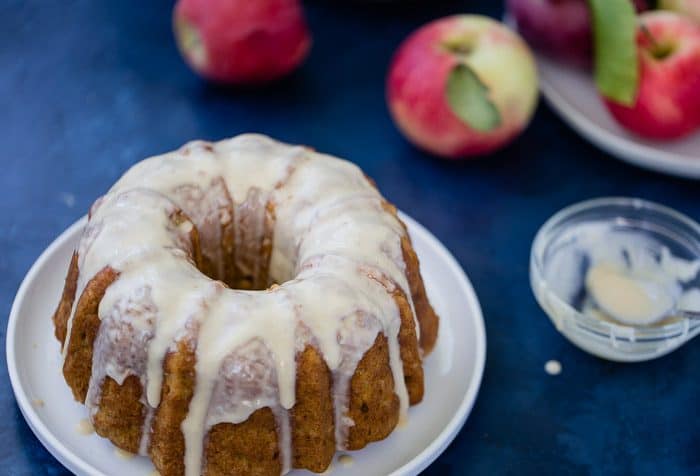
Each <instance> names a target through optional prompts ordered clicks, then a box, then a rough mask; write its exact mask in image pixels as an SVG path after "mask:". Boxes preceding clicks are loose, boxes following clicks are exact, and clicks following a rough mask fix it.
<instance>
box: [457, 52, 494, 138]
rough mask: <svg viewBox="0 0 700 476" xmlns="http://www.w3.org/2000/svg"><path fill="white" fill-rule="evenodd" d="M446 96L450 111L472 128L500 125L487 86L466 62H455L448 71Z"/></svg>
mask: <svg viewBox="0 0 700 476" xmlns="http://www.w3.org/2000/svg"><path fill="white" fill-rule="evenodd" d="M446 98H447V104H449V106H450V109H452V112H454V113H455V115H456V116H457V117H459V118H460V120H462V121H463V122H465V123H466V124H468V125H469V126H470V127H472V128H473V129H476V130H478V131H484V132H488V131H490V130H492V129H495V128H496V127H498V126H499V125H501V114H500V113H499V112H498V109H497V108H496V106H495V105H494V103H493V102H492V101H491V99H490V98H489V88H488V87H487V86H486V85H485V84H484V83H482V82H481V80H480V79H479V77H478V76H477V75H476V74H475V73H474V72H473V71H472V69H471V68H470V67H469V66H467V65H466V64H461V63H460V64H457V65H455V67H454V68H452V71H450V74H449V76H448V77H447V89H446Z"/></svg>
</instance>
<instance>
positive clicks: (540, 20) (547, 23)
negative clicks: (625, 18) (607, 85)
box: [507, 0, 647, 67]
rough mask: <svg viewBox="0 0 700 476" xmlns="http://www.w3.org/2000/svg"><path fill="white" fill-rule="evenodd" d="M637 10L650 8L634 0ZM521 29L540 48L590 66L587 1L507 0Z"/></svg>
mask: <svg viewBox="0 0 700 476" xmlns="http://www.w3.org/2000/svg"><path fill="white" fill-rule="evenodd" d="M634 4H635V7H636V8H637V11H643V10H646V8H647V2H646V1H645V0H635V1H634ZM507 8H508V11H509V13H510V14H511V15H512V17H513V20H514V21H515V23H516V25H517V26H518V31H519V32H520V33H521V34H522V35H523V38H525V39H526V40H527V41H528V43H530V44H531V45H532V46H533V47H534V48H536V49H537V50H538V51H542V52H543V53H545V54H547V55H549V56H552V57H554V58H556V59H560V60H564V61H567V62H569V63H571V64H574V65H577V66H582V67H588V66H590V65H591V60H592V56H593V40H592V37H591V14H590V9H589V5H588V1H587V0H507Z"/></svg>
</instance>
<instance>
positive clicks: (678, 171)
mask: <svg viewBox="0 0 700 476" xmlns="http://www.w3.org/2000/svg"><path fill="white" fill-rule="evenodd" d="M537 64H538V66H539V71H540V88H541V90H542V93H543V94H544V96H545V97H546V98H547V101H548V102H549V104H550V105H551V106H552V108H553V109H554V110H555V111H557V112H558V113H559V115H560V116H561V118H562V119H564V120H565V121H566V122H567V123H568V124H569V125H570V126H571V127H572V128H573V129H574V130H576V131H577V132H578V133H579V134H581V135H582V136H583V137H585V138H586V139H587V140H589V141H590V142H592V143H593V144H595V145H597V146H598V147H600V148H601V149H603V150H605V151H606V152H608V153H610V154H612V155H613V156H615V157H617V158H619V159H622V160H624V161H626V162H629V163H631V164H634V165H637V166H639V167H643V168H646V169H650V170H654V171H657V172H664V173H667V174H671V175H677V176H680V177H687V178H694V179H700V132H696V133H695V134H693V135H691V136H689V137H687V138H684V139H681V140H676V141H664V142H659V141H650V140H644V139H641V138H639V137H637V136H634V135H632V134H630V133H629V132H627V131H626V130H625V129H623V128H622V126H620V125H619V124H618V123H617V122H615V120H614V119H613V118H612V116H610V114H609V113H608V111H607V109H606V108H605V106H604V105H603V102H602V101H601V99H600V97H599V95H598V93H597V91H596V89H595V86H594V83H593V79H592V76H591V73H587V72H585V71H583V70H580V69H577V68H574V67H570V66H567V65H566V64H563V63H557V62H555V61H552V60H550V59H548V58H545V57H543V56H542V55H537Z"/></svg>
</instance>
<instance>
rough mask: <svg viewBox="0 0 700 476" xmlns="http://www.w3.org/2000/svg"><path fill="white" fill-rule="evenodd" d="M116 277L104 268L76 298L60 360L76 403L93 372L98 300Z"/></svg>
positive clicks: (97, 324)
mask: <svg viewBox="0 0 700 476" xmlns="http://www.w3.org/2000/svg"><path fill="white" fill-rule="evenodd" d="M118 276H119V274H118V273H117V272H116V271H115V270H113V269H112V268H104V269H103V270H102V271H100V272H99V273H97V274H96V275H95V277H94V278H92V279H91V280H90V281H89V282H88V284H87V286H86V287H85V291H83V293H82V295H81V296H80V299H79V300H78V306H77V307H76V310H75V316H74V317H73V324H72V328H71V334H70V339H69V340H68V349H67V353H66V360H65V361H64V363H63V376H64V377H65V379H66V382H68V385H69V386H70V388H71V390H73V396H74V397H75V399H76V400H78V401H79V402H85V396H86V395H87V391H88V384H89V383H90V376H91V375H92V350H93V343H94V341H95V336H96V335H97V331H98V330H99V328H100V318H99V317H98V315H97V311H98V308H99V306H100V301H101V300H102V297H103V296H104V294H105V291H106V290H107V287H108V286H109V285H110V284H112V283H113V282H114V281H115V280H116V279H117V277H118Z"/></svg>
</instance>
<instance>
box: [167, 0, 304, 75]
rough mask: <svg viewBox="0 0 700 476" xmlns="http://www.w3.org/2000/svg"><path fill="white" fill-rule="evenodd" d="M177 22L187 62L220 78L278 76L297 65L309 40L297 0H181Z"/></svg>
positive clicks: (302, 58) (176, 10)
mask: <svg viewBox="0 0 700 476" xmlns="http://www.w3.org/2000/svg"><path fill="white" fill-rule="evenodd" d="M173 23H174V29H175V37H176V39H177V44H178V47H179V49H180V51H181V53H182V55H183V56H184V57H185V60H186V61H187V63H188V64H189V65H190V66H191V67H192V68H193V69H194V70H195V71H197V72H198V73H199V74H201V75H202V76H204V77H205V78H208V79H210V80H213V81H216V82H221V83H231V84H253V83H263V82H268V81H272V80H275V79H278V78H280V77H282V76H285V75H286V74H288V73H290V72H291V71H292V70H294V69H295V68H296V67H297V66H298V65H299V64H300V63H301V62H302V61H303V60H304V58H305V57H306V55H307V53H308V51H309V47H310V46H311V36H310V34H309V30H308V28H307V26H306V21H305V20H304V14H303V11H302V7H301V5H300V3H299V1H298V0H255V1H251V0H179V1H178V2H177V4H176V5H175V10H174V14H173Z"/></svg>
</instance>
